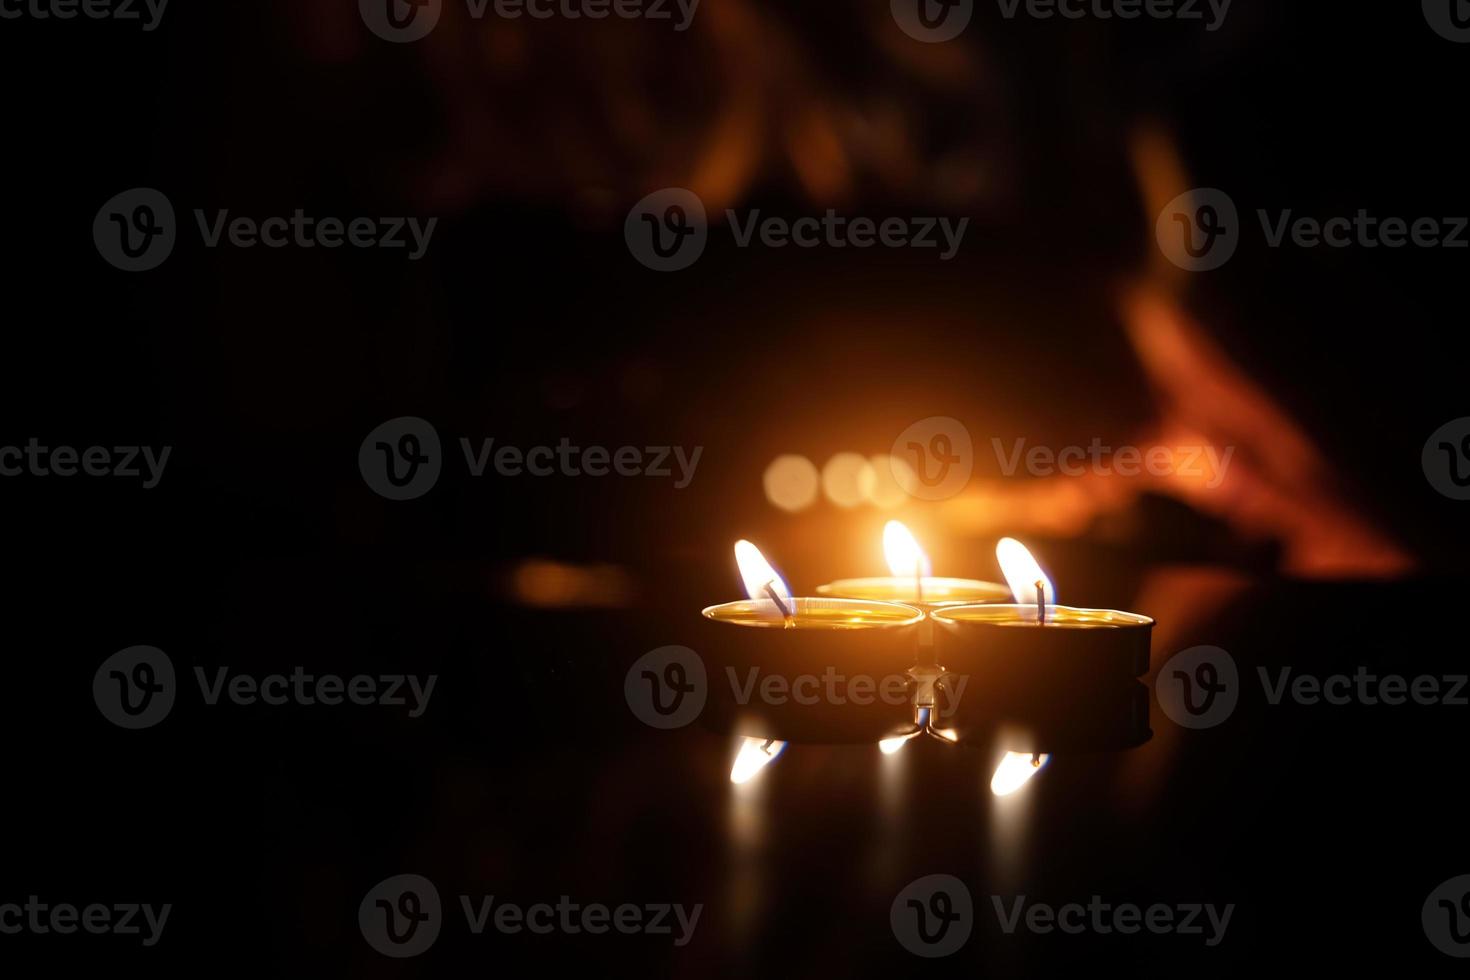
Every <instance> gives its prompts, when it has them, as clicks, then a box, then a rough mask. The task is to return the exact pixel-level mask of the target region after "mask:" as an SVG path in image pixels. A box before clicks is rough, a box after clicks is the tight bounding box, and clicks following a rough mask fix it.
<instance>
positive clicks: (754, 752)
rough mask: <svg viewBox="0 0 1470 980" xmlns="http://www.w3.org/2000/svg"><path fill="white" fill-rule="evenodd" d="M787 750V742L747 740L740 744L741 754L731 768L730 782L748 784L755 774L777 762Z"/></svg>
mask: <svg viewBox="0 0 1470 980" xmlns="http://www.w3.org/2000/svg"><path fill="white" fill-rule="evenodd" d="M785 748H786V743H785V742H779V741H777V740H776V739H774V738H746V739H745V740H744V741H743V742H741V743H740V753H739V754H738V755H736V756H735V764H734V765H733V766H731V767H730V782H732V783H737V784H738V783H748V782H750V781H751V779H753V778H755V774H756V773H758V772H760V771H761V770H762V769H764V768H765V767H766V766H768V765H770V764H771V763H772V762H775V761H776V756H778V755H780V754H781V751H782V750H783V749H785Z"/></svg>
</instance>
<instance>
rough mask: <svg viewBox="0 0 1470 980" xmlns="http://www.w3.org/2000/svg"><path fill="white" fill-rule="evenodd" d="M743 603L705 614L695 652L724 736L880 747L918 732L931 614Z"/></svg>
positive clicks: (833, 603)
mask: <svg viewBox="0 0 1470 980" xmlns="http://www.w3.org/2000/svg"><path fill="white" fill-rule="evenodd" d="M783 601H784V604H785V606H786V607H787V608H788V609H789V611H790V616H789V617H788V616H786V615H783V613H782V609H781V607H780V606H778V605H777V604H776V603H775V602H773V601H772V600H770V599H742V600H740V601H738V602H727V603H724V604H722V605H718V606H710V607H709V608H708V609H705V610H704V611H703V616H702V619H701V623H700V627H701V628H700V630H699V634H698V641H697V643H696V644H695V649H696V650H697V651H698V653H699V655H700V656H701V657H702V658H703V659H704V662H705V670H706V674H707V682H708V685H709V696H708V699H707V701H706V704H705V709H704V711H703V713H702V714H701V716H700V717H701V720H702V721H703V722H704V723H705V725H706V726H707V727H709V728H712V729H714V730H715V731H719V732H731V733H735V734H739V735H746V736H749V737H752V738H775V739H780V740H781V741H785V742H874V741H878V740H880V739H883V738H887V737H889V736H892V735H899V734H903V733H905V732H908V731H910V730H912V728H913V724H914V709H913V688H914V683H913V680H912V678H910V677H908V675H907V674H906V670H907V668H908V665H909V664H911V663H912V662H913V658H914V649H915V647H916V645H917V643H918V629H919V624H920V623H921V622H922V621H923V619H924V613H923V612H922V611H920V610H918V609H915V608H914V607H913V606H906V605H902V604H900V603H896V602H877V601H868V600H861V599H835V598H834V599H829V598H825V597H813V598H796V599H786V600H783Z"/></svg>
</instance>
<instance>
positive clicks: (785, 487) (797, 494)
mask: <svg viewBox="0 0 1470 980" xmlns="http://www.w3.org/2000/svg"><path fill="white" fill-rule="evenodd" d="M820 484H821V477H820V476H819V475H818V474H817V467H816V464H815V463H813V462H812V461H811V460H809V459H807V458H806V457H805V456H797V455H794V454H787V455H784V456H777V457H776V458H775V459H773V460H771V464H770V465H769V466H767V467H766V472H765V474H764V475H763V476H762V477H761V485H762V486H763V487H764V488H765V491H766V499H767V500H769V501H770V502H771V503H772V504H773V505H775V506H776V507H779V508H781V509H782V510H784V511H787V512H791V513H794V512H796V511H799V510H805V509H806V508H808V507H810V506H811V505H812V504H814V503H816V500H817V495H818V494H819V493H820Z"/></svg>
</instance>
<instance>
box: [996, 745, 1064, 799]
mask: <svg viewBox="0 0 1470 980" xmlns="http://www.w3.org/2000/svg"><path fill="white" fill-rule="evenodd" d="M1050 760H1051V756H1049V755H1046V754H1045V753H1038V752H1007V753H1006V757H1005V758H1004V759H1002V760H1000V765H998V766H996V767H995V775H993V776H991V777H990V791H991V792H992V793H994V794H995V795H996V796H1009V795H1011V794H1012V793H1014V792H1015V791H1016V790H1018V789H1020V788H1021V787H1022V786H1025V785H1026V782H1027V780H1029V779H1030V778H1031V777H1032V776H1034V775H1036V774H1037V773H1038V772H1040V771H1041V767H1042V766H1044V765H1046V764H1047V762H1049V761H1050Z"/></svg>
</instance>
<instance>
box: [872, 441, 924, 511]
mask: <svg viewBox="0 0 1470 980" xmlns="http://www.w3.org/2000/svg"><path fill="white" fill-rule="evenodd" d="M868 463H869V464H870V465H869V466H868V467H867V469H865V470H863V471H862V480H861V489H862V492H863V496H864V497H865V498H866V499H867V501H868V503H870V504H872V505H873V506H874V507H878V508H881V509H883V510H892V509H893V508H895V507H898V506H899V505H901V504H904V503H906V502H908V501H909V500H910V499H911V498H910V497H909V494H908V491H907V490H905V489H904V487H907V486H912V485H913V482H914V480H915V479H917V478H916V477H915V476H914V475H913V473H914V471H913V467H911V466H909V464H908V462H907V461H906V460H904V459H902V458H901V457H898V456H889V455H887V454H884V453H880V454H878V455H877V456H873V457H870V458H869V460H868Z"/></svg>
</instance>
